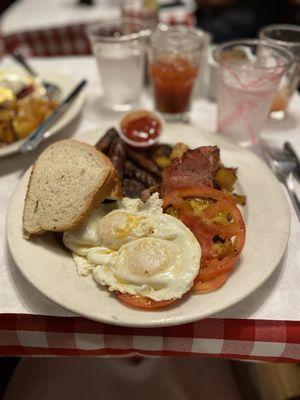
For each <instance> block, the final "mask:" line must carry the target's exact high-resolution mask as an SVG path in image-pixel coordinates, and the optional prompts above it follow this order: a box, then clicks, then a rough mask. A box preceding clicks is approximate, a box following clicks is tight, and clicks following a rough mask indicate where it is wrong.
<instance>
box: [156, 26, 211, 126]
mask: <svg viewBox="0 0 300 400" xmlns="http://www.w3.org/2000/svg"><path fill="white" fill-rule="evenodd" d="M205 40H206V36H205V35H204V32H202V31H200V30H197V29H195V28H191V27H187V26H183V25H176V26H168V25H165V24H159V25H158V26H157V27H156V28H155V29H154V31H153V32H152V35H151V37H150V49H149V73H150V78H151V80H152V84H153V91H154V103H155V108H156V110H157V111H159V112H160V113H161V114H162V116H163V117H164V118H165V119H166V120H167V121H180V120H185V119H186V117H187V113H188V111H189V110H190V105H191V104H190V103H191V98H192V91H193V87H194V84H195V81H196V78H197V76H198V72H199V66H200V64H201V61H202V60H201V57H202V53H203V49H204V45H205Z"/></svg>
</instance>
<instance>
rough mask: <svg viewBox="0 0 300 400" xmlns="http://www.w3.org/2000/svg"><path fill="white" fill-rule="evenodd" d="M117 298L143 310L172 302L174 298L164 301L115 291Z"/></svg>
mask: <svg viewBox="0 0 300 400" xmlns="http://www.w3.org/2000/svg"><path fill="white" fill-rule="evenodd" d="M117 296H118V298H119V299H120V300H121V301H123V302H124V303H126V304H128V305H130V306H132V307H136V308H142V309H144V310H150V309H154V308H161V307H165V306H168V305H169V304H171V303H174V301H176V300H165V301H154V300H151V299H149V298H146V297H142V296H132V295H130V294H124V293H117Z"/></svg>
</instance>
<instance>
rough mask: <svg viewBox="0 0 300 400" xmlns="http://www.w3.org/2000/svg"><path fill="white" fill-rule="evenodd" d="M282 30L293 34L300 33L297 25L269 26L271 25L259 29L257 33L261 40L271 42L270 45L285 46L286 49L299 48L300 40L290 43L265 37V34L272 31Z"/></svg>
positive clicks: (299, 27)
mask: <svg viewBox="0 0 300 400" xmlns="http://www.w3.org/2000/svg"><path fill="white" fill-rule="evenodd" d="M276 29H278V30H282V31H294V32H299V33H300V26H298V25H293V24H271V25H266V26H264V27H263V28H261V29H260V31H259V37H261V38H262V39H263V40H267V41H268V42H272V44H273V43H274V44H278V45H280V46H286V47H291V48H294V47H300V40H299V42H292V41H288V40H281V39H274V38H272V37H269V36H266V32H269V31H273V30H276Z"/></svg>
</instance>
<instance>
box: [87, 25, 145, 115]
mask: <svg viewBox="0 0 300 400" xmlns="http://www.w3.org/2000/svg"><path fill="white" fill-rule="evenodd" d="M87 33H88V37H89V40H90V43H91V47H92V50H93V53H94V55H95V57H96V60H97V64H98V68H99V72H100V79H101V83H102V87H103V105H104V106H105V107H106V108H108V109H111V110H115V111H128V110H130V109H131V108H134V107H136V106H137V105H138V103H139V100H140V95H141V93H142V90H143V83H144V72H145V57H146V39H147V37H148V36H149V35H150V31H149V30H148V29H146V28H145V26H144V25H143V23H142V22H141V21H138V20H133V19H122V20H116V21H110V22H103V23H98V24H93V25H91V26H90V27H88V30H87Z"/></svg>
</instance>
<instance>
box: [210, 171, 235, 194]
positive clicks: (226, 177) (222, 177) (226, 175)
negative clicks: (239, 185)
mask: <svg viewBox="0 0 300 400" xmlns="http://www.w3.org/2000/svg"><path fill="white" fill-rule="evenodd" d="M236 171H237V170H236V168H225V167H220V168H219V169H218V170H217V172H216V174H215V181H216V183H217V184H218V185H219V186H220V188H221V189H225V190H228V192H232V190H233V186H234V184H235V182H236V179H237V174H236Z"/></svg>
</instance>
